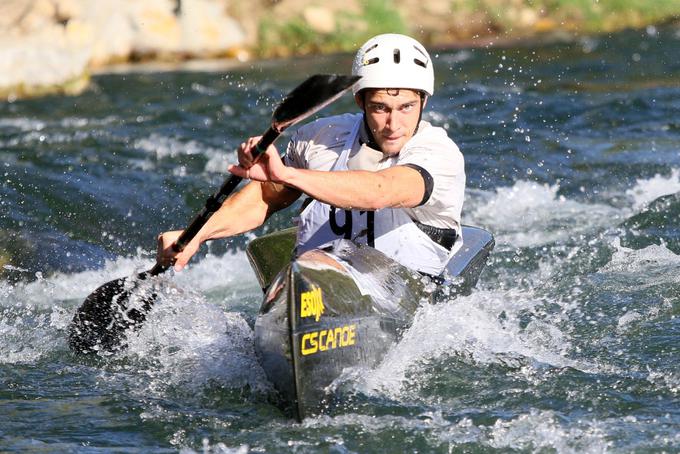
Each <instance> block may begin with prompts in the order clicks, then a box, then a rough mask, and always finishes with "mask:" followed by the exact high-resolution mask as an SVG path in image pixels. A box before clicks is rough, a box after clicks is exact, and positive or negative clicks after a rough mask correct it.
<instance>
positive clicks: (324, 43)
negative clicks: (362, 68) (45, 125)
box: [0, 0, 680, 101]
mask: <svg viewBox="0 0 680 454" xmlns="http://www.w3.org/2000/svg"><path fill="white" fill-rule="evenodd" d="M678 18H680V2H679V1H678V0H659V1H657V2H655V5H654V8H650V7H649V5H648V4H647V3H646V2H645V1H644V0H624V1H621V0H600V1H596V2H592V1H590V0H587V1H586V0H550V1H549V0H538V1H537V0H512V1H507V0H395V1H393V2H392V1H386V0H346V1H344V2H342V3H333V4H328V2H326V3H323V2H320V1H316V0H278V1H276V0H255V1H248V2H246V1H238V0H232V1H229V0H146V1H144V2H136V1H133V0H99V1H97V2H90V1H88V0H5V1H3V2H2V4H0V99H7V100H10V101H12V100H14V99H18V98H23V97H32V96H42V95H46V94H51V93H66V94H77V93H80V92H82V91H83V90H85V89H86V88H87V87H88V86H89V75H90V74H91V73H92V72H93V71H100V70H101V69H102V68H104V69H106V68H109V67H111V65H118V64H120V63H126V64H135V63H138V62H148V61H153V62H163V63H177V62H184V61H193V60H197V59H201V60H203V59H228V60H232V61H237V62H238V61H247V60H250V59H255V58H272V57H291V56H297V55H310V54H312V55H313V54H327V53H334V52H351V51H353V50H355V49H356V47H357V46H358V45H359V44H361V43H362V42H364V41H365V40H366V39H367V38H368V37H370V36H372V35H375V34H377V33H384V32H398V33H406V34H410V35H412V36H415V37H417V38H418V39H419V40H421V41H422V42H424V43H425V44H426V45H429V46H437V47H454V46H455V47H476V46H488V45H498V44H499V43H506V42H509V41H511V42H516V41H518V40H527V39H555V38H556V37H559V39H575V38H577V37H579V36H583V35H590V34H601V33H609V32H613V31H616V30H619V29H624V28H643V27H647V26H650V25H653V24H658V23H662V22H668V21H675V20H678Z"/></svg>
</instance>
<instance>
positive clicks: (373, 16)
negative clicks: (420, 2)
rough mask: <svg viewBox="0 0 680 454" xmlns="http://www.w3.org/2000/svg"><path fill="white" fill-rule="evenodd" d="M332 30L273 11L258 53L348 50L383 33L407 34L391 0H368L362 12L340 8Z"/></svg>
mask: <svg viewBox="0 0 680 454" xmlns="http://www.w3.org/2000/svg"><path fill="white" fill-rule="evenodd" d="M334 18H335V27H334V30H333V31H332V32H329V33H323V32H319V31H318V30H315V29H314V28H313V27H312V25H310V24H308V23H307V22H306V21H305V20H304V19H303V18H302V17H298V16H295V17H292V18H290V19H288V20H281V19H280V18H278V17H276V16H275V13H273V12H270V13H268V14H267V15H265V16H264V17H263V18H262V20H261V21H260V25H259V33H258V41H259V42H258V49H257V51H258V54H260V55H263V56H287V55H291V54H295V55H303V54H313V53H330V52H348V51H354V50H356V48H357V46H359V45H361V44H362V43H363V42H364V41H366V40H367V39H368V38H370V37H371V36H373V35H376V34H379V33H388V32H390V33H407V32H408V30H407V27H406V25H405V24H404V21H403V20H402V18H401V15H400V13H399V11H397V9H396V8H395V7H394V6H393V4H392V2H390V1H389V0H366V1H364V2H362V3H361V11H360V12H359V13H352V12H348V11H338V12H337V13H335V15H334Z"/></svg>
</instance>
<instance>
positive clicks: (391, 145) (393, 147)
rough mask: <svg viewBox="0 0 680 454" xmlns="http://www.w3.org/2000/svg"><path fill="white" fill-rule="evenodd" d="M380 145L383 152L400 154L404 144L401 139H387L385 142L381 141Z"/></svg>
mask: <svg viewBox="0 0 680 454" xmlns="http://www.w3.org/2000/svg"><path fill="white" fill-rule="evenodd" d="M378 145H379V146H380V150H381V151H382V152H383V154H387V155H390V156H391V155H395V154H398V153H399V152H400V151H401V148H402V147H403V145H404V144H403V143H401V141H385V142H383V143H379V144H378Z"/></svg>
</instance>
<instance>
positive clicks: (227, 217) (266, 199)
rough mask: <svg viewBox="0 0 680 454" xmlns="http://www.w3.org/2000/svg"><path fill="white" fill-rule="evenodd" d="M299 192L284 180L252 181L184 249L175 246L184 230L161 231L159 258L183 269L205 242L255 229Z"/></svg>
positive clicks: (165, 263) (288, 203)
mask: <svg viewBox="0 0 680 454" xmlns="http://www.w3.org/2000/svg"><path fill="white" fill-rule="evenodd" d="M299 196H300V192H299V191H296V190H295V189H292V188H287V187H285V186H282V185H280V184H276V183H273V182H258V181H251V182H250V183H248V184H247V185H246V186H245V187H244V188H243V189H242V190H240V191H239V192H238V193H236V194H234V195H233V196H232V197H229V198H228V199H227V200H226V201H225V202H224V203H223V204H222V206H221V207H220V209H219V210H217V211H216V212H215V214H213V215H212V217H211V218H210V219H209V220H208V222H206V224H205V225H204V226H203V228H201V230H200V231H199V232H198V234H197V235H196V237H194V239H193V240H191V241H190V242H189V244H187V246H186V248H185V249H184V251H182V252H181V253H179V254H177V253H176V252H174V251H173V250H172V244H173V243H174V242H175V241H177V238H178V237H179V235H180V234H181V233H182V231H181V230H176V231H171V232H165V233H163V234H161V235H160V236H159V237H158V253H157V261H158V262H159V263H161V264H164V265H170V264H172V263H173V262H174V265H175V269H176V270H177V271H179V270H181V269H182V268H184V266H185V265H186V264H187V262H189V259H190V258H191V257H192V256H193V255H194V254H195V253H196V252H197V251H198V248H199V247H200V245H201V244H202V243H204V242H206V241H208V240H214V239H218V238H225V237H230V236H234V235H238V234H239V233H243V232H247V231H249V230H253V229H255V228H257V227H259V226H260V225H262V224H263V223H264V221H266V220H267V218H268V217H269V216H271V215H272V214H273V213H274V212H276V211H278V210H281V209H283V208H285V207H287V206H289V205H291V204H292V203H293V202H294V201H295V200H297V199H298V197H299Z"/></svg>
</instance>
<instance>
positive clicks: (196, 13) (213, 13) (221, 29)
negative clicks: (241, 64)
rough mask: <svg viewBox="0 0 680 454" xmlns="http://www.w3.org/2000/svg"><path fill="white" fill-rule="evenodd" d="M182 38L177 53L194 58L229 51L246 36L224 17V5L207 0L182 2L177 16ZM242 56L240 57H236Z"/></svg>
mask: <svg viewBox="0 0 680 454" xmlns="http://www.w3.org/2000/svg"><path fill="white" fill-rule="evenodd" d="M179 21H180V26H181V30H182V39H181V42H180V46H179V49H178V50H179V51H181V52H184V53H190V54H194V55H198V56H204V55H205V56H209V55H221V54H227V53H230V52H233V49H235V48H238V47H239V46H241V45H242V44H243V43H244V41H245V39H246V37H245V32H244V31H243V29H242V28H241V27H240V25H239V24H238V23H237V22H236V21H235V20H234V19H232V18H231V17H229V16H227V14H226V9H225V7H224V4H222V3H220V2H215V1H210V0H183V1H182V10H181V13H180V17H179ZM240 55H241V57H243V54H242V53H241V54H240Z"/></svg>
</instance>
